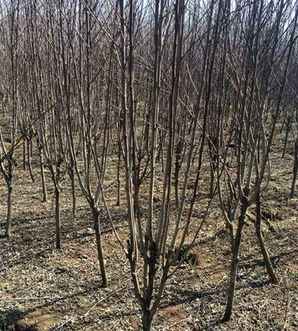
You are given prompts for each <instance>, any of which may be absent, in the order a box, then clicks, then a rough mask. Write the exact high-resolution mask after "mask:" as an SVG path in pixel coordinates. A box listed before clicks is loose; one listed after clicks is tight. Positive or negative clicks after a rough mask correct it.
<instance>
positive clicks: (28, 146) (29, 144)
mask: <svg viewBox="0 0 298 331" xmlns="http://www.w3.org/2000/svg"><path fill="white" fill-rule="evenodd" d="M31 156H32V141H31V140H27V162H28V169H29V174H30V178H31V180H32V182H33V183H34V181H35V179H34V175H33V171H32V163H31Z"/></svg>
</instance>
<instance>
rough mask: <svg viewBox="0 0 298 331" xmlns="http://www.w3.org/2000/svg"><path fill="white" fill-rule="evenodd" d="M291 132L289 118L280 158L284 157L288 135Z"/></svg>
mask: <svg viewBox="0 0 298 331" xmlns="http://www.w3.org/2000/svg"><path fill="white" fill-rule="evenodd" d="M290 131H291V118H288V119H287V126H286V134H285V140H284V146H283V151H282V156H281V157H282V158H284V157H285V154H286V150H287V144H288V139H289V133H290Z"/></svg>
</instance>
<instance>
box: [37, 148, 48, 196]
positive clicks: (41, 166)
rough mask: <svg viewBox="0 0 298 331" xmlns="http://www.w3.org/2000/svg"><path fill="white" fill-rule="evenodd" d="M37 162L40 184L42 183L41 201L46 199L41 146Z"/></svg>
mask: <svg viewBox="0 0 298 331" xmlns="http://www.w3.org/2000/svg"><path fill="white" fill-rule="evenodd" d="M39 162H40V174H41V185H42V202H46V201H47V198H48V197H47V187H46V179H45V173H44V158H43V151H42V148H39Z"/></svg>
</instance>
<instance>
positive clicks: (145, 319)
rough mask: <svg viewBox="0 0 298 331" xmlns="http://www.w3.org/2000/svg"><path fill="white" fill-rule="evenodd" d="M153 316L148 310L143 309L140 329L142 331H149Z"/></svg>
mask: <svg viewBox="0 0 298 331" xmlns="http://www.w3.org/2000/svg"><path fill="white" fill-rule="evenodd" d="M152 320H153V316H152V314H151V311H150V310H149V309H143V315H142V327H143V331H150V330H151V327H152Z"/></svg>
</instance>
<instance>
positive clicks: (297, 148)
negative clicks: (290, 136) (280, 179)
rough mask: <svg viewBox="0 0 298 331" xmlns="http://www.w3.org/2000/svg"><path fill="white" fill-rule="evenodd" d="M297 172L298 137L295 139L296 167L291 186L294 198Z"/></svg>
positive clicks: (291, 194)
mask: <svg viewBox="0 0 298 331" xmlns="http://www.w3.org/2000/svg"><path fill="white" fill-rule="evenodd" d="M297 172H298V138H296V140H295V147H294V167H293V180H292V186H291V193H290V197H291V198H293V197H294V194H295V185H296V180H297Z"/></svg>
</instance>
